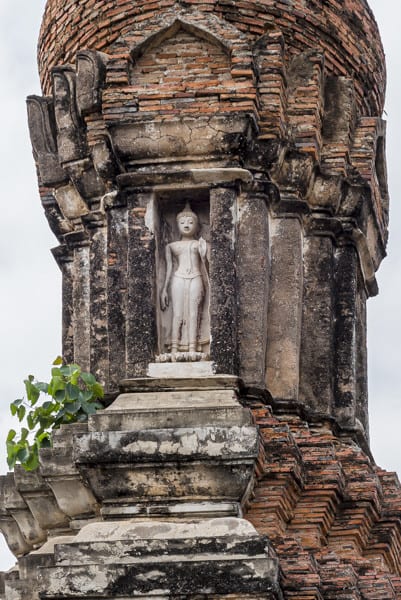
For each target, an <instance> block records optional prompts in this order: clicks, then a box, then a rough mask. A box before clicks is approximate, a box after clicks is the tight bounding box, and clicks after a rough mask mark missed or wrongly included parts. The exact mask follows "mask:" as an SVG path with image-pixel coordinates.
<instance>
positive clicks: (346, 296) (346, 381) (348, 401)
mask: <svg viewBox="0 0 401 600" xmlns="http://www.w3.org/2000/svg"><path fill="white" fill-rule="evenodd" d="M334 265H335V269H334V272H335V367H334V407H333V408H334V415H333V416H335V417H336V418H337V420H338V422H339V423H340V424H341V425H343V426H350V427H353V426H354V425H355V409H356V393H357V386H356V378H357V372H356V356H357V343H356V320H357V310H356V302H357V294H358V289H357V287H358V269H359V263H358V256H357V253H356V250H355V248H354V247H353V245H341V246H340V247H339V248H337V249H336V251H335V253H334Z"/></svg>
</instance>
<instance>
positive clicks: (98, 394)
mask: <svg viewBox="0 0 401 600" xmlns="http://www.w3.org/2000/svg"><path fill="white" fill-rule="evenodd" d="M92 392H93V395H94V396H95V398H103V397H104V390H103V387H102V386H101V385H100V383H95V384H94V385H93V387H92Z"/></svg>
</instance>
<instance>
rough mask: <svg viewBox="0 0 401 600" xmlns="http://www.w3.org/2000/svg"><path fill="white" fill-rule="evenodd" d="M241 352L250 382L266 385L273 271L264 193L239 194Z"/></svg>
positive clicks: (243, 374) (244, 373) (245, 377)
mask: <svg viewBox="0 0 401 600" xmlns="http://www.w3.org/2000/svg"><path fill="white" fill-rule="evenodd" d="M237 203H238V211H237V212H238V227H237V256H236V264H237V278H238V333H239V336H238V355H239V364H240V376H241V378H242V379H243V380H244V381H245V383H246V384H247V385H252V386H257V387H260V388H263V387H264V377H265V361H266V341H267V335H268V326H267V314H268V290H269V271H270V248H269V213H268V207H267V198H266V195H265V194H262V193H260V192H259V193H258V192H257V191H255V192H252V191H244V192H243V193H240V194H239V196H238V201H237Z"/></svg>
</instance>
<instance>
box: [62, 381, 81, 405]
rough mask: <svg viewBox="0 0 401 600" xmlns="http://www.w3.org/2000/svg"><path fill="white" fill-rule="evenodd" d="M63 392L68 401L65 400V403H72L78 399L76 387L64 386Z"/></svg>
mask: <svg viewBox="0 0 401 600" xmlns="http://www.w3.org/2000/svg"><path fill="white" fill-rule="evenodd" d="M65 391H66V394H67V396H68V400H67V399H66V402H69V401H70V400H73V401H74V400H77V399H78V396H79V392H80V389H79V387H78V386H77V385H73V384H72V383H67V385H66V386H65Z"/></svg>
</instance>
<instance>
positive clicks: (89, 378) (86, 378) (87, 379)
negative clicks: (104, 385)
mask: <svg viewBox="0 0 401 600" xmlns="http://www.w3.org/2000/svg"><path fill="white" fill-rule="evenodd" d="M81 379H82V381H83V382H84V383H86V385H88V386H91V385H94V384H95V383H97V381H96V378H95V376H94V375H92V373H81Z"/></svg>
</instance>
